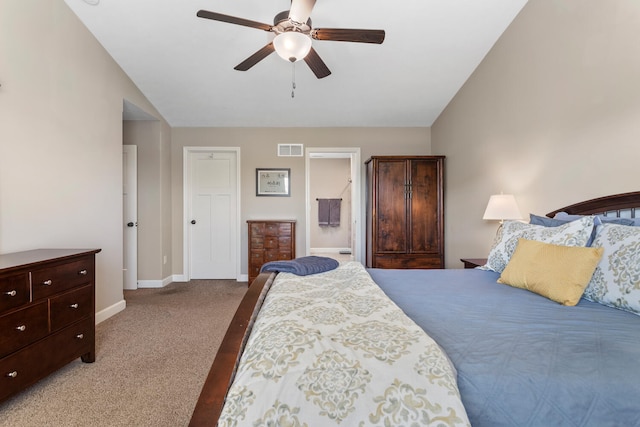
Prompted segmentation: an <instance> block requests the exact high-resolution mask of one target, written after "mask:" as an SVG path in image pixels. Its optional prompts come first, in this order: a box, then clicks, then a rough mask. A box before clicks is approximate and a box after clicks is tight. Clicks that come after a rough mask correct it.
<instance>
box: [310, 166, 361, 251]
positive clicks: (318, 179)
mask: <svg viewBox="0 0 640 427" xmlns="http://www.w3.org/2000/svg"><path fill="white" fill-rule="evenodd" d="M350 179H351V159H326V158H325V159H323V158H319V159H310V161H309V196H310V198H311V211H310V212H309V221H310V222H311V226H310V227H309V239H310V242H309V245H310V247H311V249H314V248H334V249H335V248H339V249H345V248H351V184H350V182H349V180H350ZM316 199H342V201H341V202H340V225H339V226H332V227H327V226H322V227H321V226H320V225H318V202H317V201H316Z"/></svg>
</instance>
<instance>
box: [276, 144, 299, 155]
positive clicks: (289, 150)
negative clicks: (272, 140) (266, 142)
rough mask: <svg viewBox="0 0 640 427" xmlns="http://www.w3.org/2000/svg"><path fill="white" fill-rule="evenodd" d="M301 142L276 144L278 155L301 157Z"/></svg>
mask: <svg viewBox="0 0 640 427" xmlns="http://www.w3.org/2000/svg"><path fill="white" fill-rule="evenodd" d="M302 151H303V150H302V144H278V157H302Z"/></svg>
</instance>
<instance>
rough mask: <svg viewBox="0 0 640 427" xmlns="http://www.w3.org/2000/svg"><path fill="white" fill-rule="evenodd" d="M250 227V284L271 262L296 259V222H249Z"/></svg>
mask: <svg viewBox="0 0 640 427" xmlns="http://www.w3.org/2000/svg"><path fill="white" fill-rule="evenodd" d="M247 224H248V225H249V284H251V282H253V280H254V279H255V278H256V277H258V274H260V268H261V267H262V265H263V264H264V263H267V262H269V261H280V260H288V259H293V258H295V257H296V222H295V220H284V221H257V220H256V221H254V220H251V221H247Z"/></svg>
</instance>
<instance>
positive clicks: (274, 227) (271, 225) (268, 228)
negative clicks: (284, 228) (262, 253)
mask: <svg viewBox="0 0 640 427" xmlns="http://www.w3.org/2000/svg"><path fill="white" fill-rule="evenodd" d="M278 234H280V226H279V224H278V223H275V222H268V223H267V224H265V226H264V235H265V236H277V235H278Z"/></svg>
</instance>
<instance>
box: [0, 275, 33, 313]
mask: <svg viewBox="0 0 640 427" xmlns="http://www.w3.org/2000/svg"><path fill="white" fill-rule="evenodd" d="M30 298H31V295H30V292H29V273H20V274H14V275H12V276H4V277H0V313H4V312H5V311H8V310H10V309H12V308H16V307H20V306H21V305H24V304H26V303H28V302H29V300H30Z"/></svg>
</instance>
